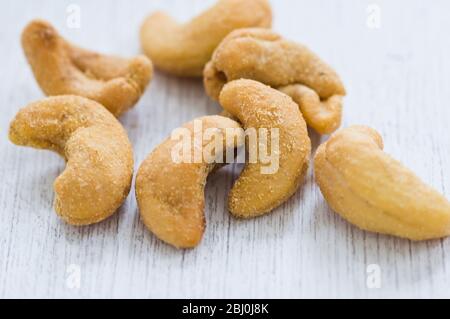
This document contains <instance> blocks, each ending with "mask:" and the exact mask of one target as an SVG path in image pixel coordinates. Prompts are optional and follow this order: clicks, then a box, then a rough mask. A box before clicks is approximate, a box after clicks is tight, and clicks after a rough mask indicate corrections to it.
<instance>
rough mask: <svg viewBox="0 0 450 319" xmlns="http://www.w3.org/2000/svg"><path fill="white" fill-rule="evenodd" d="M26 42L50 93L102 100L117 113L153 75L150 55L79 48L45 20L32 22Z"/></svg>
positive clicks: (37, 75) (40, 81) (41, 83)
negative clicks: (126, 56)
mask: <svg viewBox="0 0 450 319" xmlns="http://www.w3.org/2000/svg"><path fill="white" fill-rule="evenodd" d="M22 46H23V49H24V52H25V55H26V57H27V59H28V62H29V64H30V66H31V68H32V70H33V73H34V76H35V78H36V80H37V82H38V84H39V86H40V87H41V89H42V90H43V91H44V93H45V94H46V95H48V96H54V95H66V94H69V95H79V96H83V97H86V98H89V99H92V100H94V101H97V102H99V103H100V104H102V105H103V106H105V107H106V108H107V109H108V110H109V111H110V112H111V113H113V114H114V115H115V116H116V117H118V116H120V115H121V114H123V113H124V112H126V111H127V110H129V109H130V108H131V107H133V106H134V105H135V104H136V103H137V102H138V101H139V99H140V97H141V95H142V94H143V93H144V91H145V88H146V87H147V85H148V83H149V82H150V80H151V78H152V75H153V66H152V63H151V61H150V60H149V59H148V58H147V57H145V56H138V57H135V58H133V59H129V60H127V59H123V58H119V57H113V56H106V55H101V54H98V53H95V52H91V51H88V50H84V49H81V48H78V47H76V46H74V45H72V44H70V43H68V42H67V41H66V40H64V39H63V38H62V37H61V36H60V35H59V34H58V32H57V31H56V30H55V28H53V26H51V25H50V24H49V23H48V22H46V21H43V20H34V21H32V22H31V23H30V24H28V26H27V27H26V28H25V29H24V31H23V33H22Z"/></svg>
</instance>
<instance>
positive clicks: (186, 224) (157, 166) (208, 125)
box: [136, 116, 244, 248]
mask: <svg viewBox="0 0 450 319" xmlns="http://www.w3.org/2000/svg"><path fill="white" fill-rule="evenodd" d="M196 121H200V122H201V123H202V136H203V138H202V137H200V139H199V138H198V137H196V135H195V134H196V133H195V129H194V125H195V124H194V121H193V122H190V123H188V124H186V125H184V126H183V128H185V129H187V130H188V132H189V137H190V138H191V143H190V144H191V145H190V146H191V151H190V152H189V154H192V157H191V158H192V159H193V158H194V157H193V156H194V153H195V152H196V149H197V151H199V152H200V153H203V154H204V156H203V157H202V158H201V159H200V161H194V160H193V161H192V162H189V161H179V160H174V157H173V154H174V150H176V149H177V145H178V144H179V143H180V141H179V140H178V139H172V138H168V139H167V140H166V141H164V142H163V143H162V144H160V145H159V146H158V147H156V149H155V150H154V151H153V152H152V153H151V154H150V155H149V156H148V157H147V159H146V160H145V161H144V162H143V163H142V165H141V167H140V168H139V171H138V173H137V177H136V198H137V201H138V205H139V211H140V215H141V218H142V220H143V222H144V224H145V225H146V226H147V228H148V229H149V230H150V231H152V232H153V233H154V234H155V235H156V236H157V237H158V238H160V239H161V240H163V241H165V242H166V243H168V244H171V245H173V246H175V247H178V248H193V247H195V246H197V245H198V244H199V243H200V241H201V239H202V237H203V233H204V230H205V215H204V208H205V194H204V188H205V185H206V180H207V177H208V175H209V174H210V173H211V172H212V171H213V170H214V168H216V167H217V166H219V167H220V166H221V165H222V164H220V163H219V162H220V161H219V158H216V155H221V156H220V158H221V159H222V160H221V161H222V162H223V154H220V153H218V154H214V153H215V152H214V151H213V152H211V153H209V152H207V151H205V150H206V148H205V147H207V145H209V144H210V143H211V140H210V139H209V138H208V137H207V134H206V133H205V132H206V130H208V129H213V130H214V131H216V132H217V133H220V135H219V137H220V136H221V137H222V138H223V140H219V142H222V145H223V150H224V152H225V153H226V152H227V151H229V150H231V151H233V152H234V149H235V148H238V147H241V146H242V144H243V142H244V137H243V132H242V130H239V129H240V128H241V127H240V125H239V124H238V123H237V122H235V121H233V120H231V119H228V118H226V117H222V116H206V117H202V118H199V119H197V120H196ZM227 129H238V130H237V131H235V130H232V131H228V130H227ZM229 134H235V135H230V136H229ZM214 143H215V142H214ZM188 145H189V144H188ZM214 145H215V144H214ZM200 146H201V147H200ZM225 153H224V154H225Z"/></svg>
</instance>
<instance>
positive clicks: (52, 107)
mask: <svg viewBox="0 0 450 319" xmlns="http://www.w3.org/2000/svg"><path fill="white" fill-rule="evenodd" d="M9 138H10V140H11V141H12V142H13V143H15V144H17V145H22V146H31V147H35V148H39V149H49V150H52V151H55V152H58V153H59V154H60V155H62V156H64V157H65V158H66V160H67V166H66V169H65V170H64V172H63V173H62V174H61V175H60V176H59V177H58V178H57V179H56V180H55V183H54V189H55V193H56V198H55V210H56V212H57V213H58V215H60V216H61V218H62V219H63V220H65V221H66V222H67V223H69V224H72V225H88V224H93V223H97V222H99V221H101V220H104V219H106V218H107V217H109V216H111V215H112V214H113V213H114V212H115V211H116V210H117V209H118V208H119V207H120V205H122V203H123V201H124V200H125V199H126V197H127V195H128V193H129V191H130V187H131V181H132V177H133V150H132V148H131V144H130V142H129V140H128V136H127V133H126V132H125V130H124V129H123V127H122V125H121V124H120V123H119V122H118V121H117V120H116V119H115V118H114V117H113V116H112V115H111V114H110V113H109V112H108V111H107V110H106V109H105V108H104V107H103V106H101V105H100V104H98V103H96V102H94V101H91V100H88V99H85V98H82V97H78V96H58V97H51V98H47V99H45V100H42V101H39V102H36V103H32V104H30V105H29V106H27V107H26V108H24V109H22V110H21V111H19V113H18V114H17V115H16V117H15V119H14V120H13V122H12V123H11V126H10V130H9Z"/></svg>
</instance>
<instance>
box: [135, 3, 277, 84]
mask: <svg viewBox="0 0 450 319" xmlns="http://www.w3.org/2000/svg"><path fill="white" fill-rule="evenodd" d="M271 25H272V10H271V7H270V3H269V1H268V0H245V1H242V0H219V1H218V2H217V4H216V5H215V6H213V7H212V8H210V9H209V10H207V11H205V12H204V13H202V14H201V15H199V16H198V17H196V18H194V19H193V20H191V21H189V22H187V23H178V22H177V21H175V20H174V19H173V18H172V17H170V16H169V15H167V14H165V13H163V12H156V13H154V14H152V15H151V16H149V17H148V18H147V19H146V20H145V22H144V24H143V25H142V28H141V43H142V47H143V49H144V52H145V53H146V54H147V55H148V56H149V57H150V58H151V59H152V61H153V62H154V63H155V65H156V66H157V67H158V68H159V69H161V70H163V71H165V72H168V73H171V74H174V75H178V76H188V77H201V76H202V74H203V68H204V67H205V64H206V63H207V62H208V61H209V60H210V59H211V55H212V53H213V51H214V49H215V48H216V47H217V46H218V45H219V43H220V41H222V40H223V38H225V36H226V35H227V34H228V33H230V32H231V31H233V30H235V29H239V28H248V27H264V28H269V27H270V26H271Z"/></svg>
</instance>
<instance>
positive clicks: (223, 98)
mask: <svg viewBox="0 0 450 319" xmlns="http://www.w3.org/2000/svg"><path fill="white" fill-rule="evenodd" d="M220 104H221V105H222V107H223V108H224V109H225V110H226V111H227V112H228V113H230V114H231V115H232V116H234V117H236V118H237V119H238V120H239V121H240V122H241V123H242V125H243V126H244V128H245V129H248V128H255V129H260V128H265V129H269V130H270V129H278V130H279V141H277V142H278V144H279V147H278V153H277V154H276V155H277V156H278V157H279V167H278V170H276V171H274V172H272V173H270V174H264V173H262V170H261V169H262V167H263V166H264V163H262V162H261V159H259V160H258V161H257V162H256V163H247V164H246V166H245V167H244V170H243V172H242V173H241V175H240V177H239V179H238V180H237V181H236V183H235V184H234V186H233V188H232V190H231V192H230V195H229V199H228V206H229V209H230V211H231V213H232V214H233V215H235V216H238V217H243V218H250V217H256V216H259V215H263V214H265V213H268V212H270V211H271V210H273V209H274V208H276V207H278V206H279V205H281V204H282V203H283V202H285V201H286V200H287V199H288V198H289V197H291V196H292V195H293V194H294V193H295V191H296V190H297V189H298V187H299V186H300V183H301V182H302V180H303V177H304V175H305V173H306V171H307V168H308V163H309V156H310V153H311V141H310V139H309V137H308V132H307V128H306V123H305V121H304V120H303V117H302V115H301V114H300V111H299V109H298V106H297V105H296V104H295V103H294V102H293V101H292V99H291V98H290V97H289V96H287V95H285V94H283V93H281V92H279V91H277V90H274V89H271V88H270V87H268V86H266V85H264V84H261V83H259V82H256V81H252V80H236V81H232V82H230V83H228V84H226V85H225V87H224V88H223V90H222V92H221V94H220ZM259 138H261V136H259ZM268 142H270V143H268V144H270V147H271V148H272V149H273V142H272V139H269V141H268ZM259 147H261V145H259Z"/></svg>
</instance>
